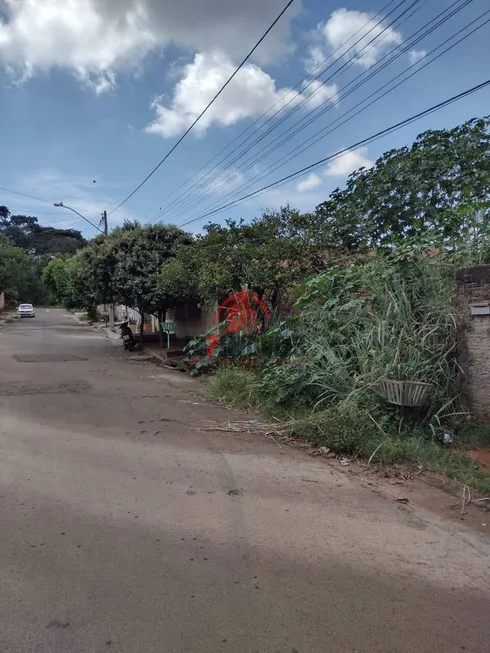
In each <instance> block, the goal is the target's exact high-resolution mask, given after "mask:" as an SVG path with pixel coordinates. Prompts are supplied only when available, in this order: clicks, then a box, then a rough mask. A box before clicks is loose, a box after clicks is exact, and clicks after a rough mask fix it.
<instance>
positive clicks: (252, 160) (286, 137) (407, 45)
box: [174, 0, 473, 218]
mask: <svg viewBox="0 0 490 653" xmlns="http://www.w3.org/2000/svg"><path fill="white" fill-rule="evenodd" d="M459 1H460V0H456V2H454V3H453V5H452V6H451V7H449V8H448V9H446V10H444V11H443V12H441V13H440V14H438V15H437V16H436V17H435V18H433V19H432V20H431V21H429V23H427V24H425V25H424V26H423V27H422V28H420V29H419V30H417V31H416V32H415V33H414V34H412V36H411V37H409V39H408V40H407V41H405V42H404V43H403V44H402V45H403V47H402V49H401V50H400V48H401V46H397V47H395V48H394V49H393V50H391V51H390V52H388V53H387V54H385V55H384V56H383V57H382V58H381V59H380V60H379V61H377V62H376V63H374V64H373V65H372V66H370V67H369V68H368V69H367V70H365V71H364V72H363V73H361V74H360V75H358V76H357V77H356V78H354V79H353V80H352V81H351V82H349V83H348V84H347V85H346V86H344V87H343V88H342V89H341V91H340V93H342V91H344V90H346V89H348V90H347V91H346V92H345V93H343V94H342V95H341V96H340V99H339V101H341V100H344V99H345V98H346V97H348V96H349V95H351V94H352V93H353V92H354V91H356V90H357V89H358V88H359V87H360V86H362V85H364V84H365V83H366V82H367V81H369V80H370V79H371V78H372V77H374V76H375V75H377V74H378V73H379V72H381V71H382V70H383V69H384V68H386V67H387V66H388V65H390V64H391V63H392V62H393V61H395V60H396V59H397V58H399V57H400V56H402V55H403V54H404V53H405V52H407V51H408V50H410V49H411V48H412V47H413V46H414V45H416V44H417V43H419V42H420V41H421V40H422V39H423V38H425V37H426V36H428V35H429V34H431V33H432V32H433V31H435V29H437V28H438V27H440V25H442V24H443V23H444V22H446V21H447V20H449V19H450V18H451V17H452V16H454V15H455V13H458V12H459V11H461V9H463V8H464V7H465V6H467V4H469V2H472V1H473V0H465V2H464V4H463V5H462V6H460V7H457V8H456V9H454V10H453V11H452V12H451V13H449V14H448V15H447V16H444V17H443V18H442V19H441V20H439V22H437V23H436V24H434V25H432V26H431V27H428V26H429V25H430V24H431V23H434V22H435V21H437V20H438V19H439V18H440V17H441V16H442V15H443V14H444V13H446V12H447V11H448V10H451V9H452V7H453V6H454V5H455V4H457V2H459ZM466 27H468V26H466ZM464 29H465V28H464ZM424 30H425V32H424ZM460 31H461V30H460ZM420 32H422V34H421V35H420V36H418V37H417V38H416V39H415V40H413V37H415V36H417V34H419V33H420ZM458 33H459V32H458ZM451 38H454V36H453V37H451ZM448 40H450V39H448ZM446 42H447V41H446ZM446 42H444V43H446ZM444 43H443V44H441V45H440V46H438V48H436V50H437V49H439V48H440V47H442V45H444ZM397 50H400V51H399V52H398V53H397V54H395V56H393V57H391V58H390V59H388V61H385V63H383V64H382V66H380V64H381V63H382V62H383V60H384V59H386V58H387V57H390V56H391V55H392V54H393V53H394V52H396V51H397ZM433 52H434V50H432V51H431V52H429V53H426V54H425V56H424V57H423V58H427V57H428V56H429V55H430V54H432V53H433ZM420 61H422V59H420ZM420 61H418V62H416V63H414V64H412V66H410V67H409V68H408V69H407V70H410V69H412V68H414V67H415V66H418V64H419V63H420ZM427 65H428V64H427ZM421 69H422V68H419V70H421ZM407 70H405V71H403V72H402V73H400V74H399V75H397V76H396V77H394V78H393V79H391V80H390V81H388V82H387V83H386V84H384V85H383V86H381V87H380V88H379V89H378V90H377V91H375V92H374V93H372V94H371V95H369V96H368V97H367V98H365V99H364V100H361V101H360V103H358V104H357V105H355V106H354V107H352V108H351V109H349V110H348V111H347V114H348V113H351V112H352V111H354V110H355V109H356V108H357V106H359V104H362V103H364V102H366V101H367V99H369V98H370V97H372V96H373V95H376V93H378V92H379V91H381V90H382V89H383V88H384V87H386V86H388V85H389V84H391V83H392V82H393V81H395V80H396V79H398V78H399V77H400V76H403V75H404V74H405V73H406V72H407ZM370 71H371V72H370ZM416 72H418V71H415V72H414V73H413V74H416ZM366 75H367V76H366ZM363 77H364V79H363ZM407 79H408V77H407ZM357 80H361V81H359V82H358V83H357V84H356V82H357ZM404 81H406V80H404ZM349 87H351V88H349ZM391 90H393V89H391ZM378 99H380V98H378ZM375 101H377V100H375ZM325 104H327V102H323V103H322V104H321V105H319V106H318V107H317V108H315V109H314V110H313V111H311V112H309V114H307V115H306V116H304V117H303V118H302V119H300V120H299V121H298V122H297V123H296V126H295V125H292V126H291V127H289V128H288V129H287V130H286V131H285V132H283V133H282V134H281V136H280V137H278V138H277V139H276V144H275V145H274V144H273V143H270V144H269V146H268V148H267V149H266V150H265V152H263V151H262V152H260V153H256V154H255V155H253V156H252V157H249V158H248V159H247V160H246V161H245V162H244V164H242V166H241V167H240V168H238V170H237V171H236V172H235V173H234V174H232V176H231V178H229V179H228V182H227V183H226V182H223V183H222V184H221V185H219V186H218V188H215V189H214V190H213V191H212V192H208V193H207V194H205V195H204V197H202V196H201V197H200V198H199V202H194V203H192V201H191V205H190V206H189V205H188V206H187V207H185V208H182V209H181V211H180V212H179V214H178V215H180V214H182V213H185V212H187V211H189V210H192V209H193V208H195V206H196V205H197V204H198V203H202V201H203V200H205V199H206V198H207V197H210V196H211V195H213V194H217V193H218V192H219V191H220V190H221V189H222V188H224V187H225V186H226V185H228V183H231V182H233V181H234V179H236V178H237V177H238V176H239V175H240V176H241V175H242V174H244V173H246V172H247V171H248V170H250V169H251V168H252V167H253V166H254V165H256V164H257V163H259V162H260V161H262V160H263V159H265V158H266V157H267V156H269V155H270V154H272V152H274V151H275V150H277V149H278V148H279V147H281V146H282V145H284V144H285V143H288V142H289V141H290V140H291V138H292V137H294V136H296V135H297V134H298V133H299V132H301V131H302V130H303V129H305V128H306V127H308V126H309V125H310V124H312V123H313V122H314V121H316V120H317V119H318V118H319V117H321V116H322V115H324V114H325V113H326V112H327V111H329V110H331V108H332V106H331V105H330V106H327V107H326V108H324V109H322V106H324V105H325ZM368 106H370V105H368ZM366 108H367V107H364V109H366ZM364 109H363V110H364ZM357 113H359V112H357ZM357 113H356V114H354V115H357ZM315 114H316V115H315ZM311 116H313V117H311ZM344 116H345V114H343V116H341V117H339V118H337V119H336V120H334V121H333V122H332V123H330V124H329V125H327V127H328V126H330V125H332V124H335V123H336V122H339V121H340V120H341V119H342V117H344ZM352 117H354V116H351V118H352ZM349 119H350V118H349ZM345 122H347V120H344V121H343V122H341V124H340V125H338V126H337V127H336V128H335V129H338V128H339V127H340V126H342V125H343V124H345ZM302 123H303V125H302V126H301V127H298V125H301V124H302ZM327 127H325V128H324V129H323V130H321V131H320V132H318V133H322V131H325V130H326V128H327ZM293 130H294V131H293ZM332 131H335V130H331V131H330V132H328V133H331V132H332ZM316 136H317V134H315V135H314V136H312V137H311V138H309V139H308V141H306V143H308V142H310V141H314V140H315V138H316ZM325 136H326V135H325ZM280 139H282V140H280ZM303 145H305V143H304V142H303V143H302V144H301V145H300V146H298V147H296V148H295V149H293V150H292V151H290V152H289V153H288V154H286V155H284V156H283V157H282V158H281V159H279V162H280V161H282V160H284V159H285V158H287V157H288V156H289V154H291V153H293V152H295V151H296V150H298V149H299V148H300V147H302V146H303ZM304 149H306V148H304ZM302 151H303V150H302ZM231 163H233V162H231ZM247 163H248V165H247ZM244 165H245V166H246V167H243V166H244ZM275 165H276V164H271V165H270V166H269V167H268V168H266V171H268V170H270V169H271V168H274V166H275ZM266 171H261V173H260V174H257V175H256V176H255V177H253V178H252V179H251V180H248V181H247V182H245V183H243V184H242V185H241V186H240V188H239V189H235V190H234V191H230V193H228V195H226V196H225V198H226V197H229V196H231V195H233V194H234V193H236V192H240V190H241V189H242V188H244V187H246V186H249V185H250V184H251V183H253V181H255V179H257V178H259V177H262V176H263V175H264V172H266ZM218 201H219V202H222V201H223V198H221V199H220V200H218ZM175 217H178V216H175V215H174V218H175Z"/></svg>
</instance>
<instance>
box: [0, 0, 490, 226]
mask: <svg viewBox="0 0 490 653" xmlns="http://www.w3.org/2000/svg"><path fill="white" fill-rule="evenodd" d="M285 5H286V0H267V2H264V0H248V1H247V2H243V0H179V2H175V1H174V0H0V144H1V156H0V187H3V188H8V189H11V190H15V191H18V192H19V193H24V194H26V195H30V196H33V197H35V198H39V199H30V198H27V197H23V196H21V195H15V194H13V193H9V192H6V191H3V190H0V204H5V205H7V206H8V207H9V208H10V209H11V211H13V212H14V213H26V214H29V215H35V216H37V217H38V218H39V220H40V222H41V223H42V224H50V225H53V226H56V227H62V228H75V229H80V230H82V232H83V233H84V235H85V236H86V237H91V236H93V235H94V234H95V233H96V231H95V229H94V228H93V227H92V226H90V225H89V224H87V223H86V222H85V221H83V220H82V219H81V218H79V217H78V216H77V215H76V214H74V213H72V212H70V211H68V210H64V209H62V208H55V207H54V206H53V203H54V202H63V203H64V204H65V205H67V206H71V207H72V208H74V209H75V210H76V211H78V212H79V213H81V214H82V215H83V216H85V217H87V218H88V219H90V220H91V221H93V222H95V223H96V224H97V223H98V221H99V219H100V216H101V213H102V211H104V210H107V211H108V213H109V227H110V228H111V227H114V226H116V225H117V224H121V223H122V222H123V221H124V220H125V219H137V220H140V221H141V222H143V223H146V222H148V221H154V222H165V223H172V224H177V225H183V228H185V229H188V230H190V231H192V232H195V233H197V232H199V231H200V230H201V229H202V227H203V226H204V225H205V224H206V223H207V222H209V221H210V220H212V221H213V222H222V221H224V220H225V219H226V218H235V219H237V218H243V219H245V220H251V219H253V218H254V217H256V216H258V215H260V214H261V213H262V212H263V211H264V210H267V209H277V208H279V207H280V206H281V205H285V204H288V203H289V204H290V205H291V206H292V207H294V208H297V209H299V210H301V211H309V210H313V209H314V207H315V206H316V205H318V204H319V203H320V202H322V201H324V200H326V199H327V198H328V195H329V193H330V192H332V190H334V189H335V188H337V187H342V186H343V185H344V184H345V182H346V179H347V177H348V175H349V174H350V173H351V172H353V171H354V170H356V169H357V168H359V167H361V166H364V167H367V168H368V167H370V166H371V165H373V163H374V162H375V161H376V159H377V158H378V157H379V156H380V155H381V154H382V153H383V152H384V151H386V150H390V149H392V148H396V147H402V146H405V145H410V143H411V142H412V141H413V140H414V139H415V138H416V136H417V135H418V134H419V133H420V132H422V131H425V130H426V129H441V128H449V127H453V126H455V125H457V124H459V123H461V122H464V121H465V120H469V119H471V118H473V117H479V116H483V115H486V114H488V113H490V110H489V107H490V90H489V89H488V88H486V89H484V90H482V91H479V92H478V93H475V94H473V95H471V96H469V97H467V98H465V99H463V100H461V101H459V102H457V103H454V104H452V105H450V106H449V107H446V108H444V109H443V110H441V111H439V112H436V113H434V114H432V115H430V116H427V117H426V118H423V119H422V120H420V121H418V122H415V123H414V124H412V125H410V126H407V127H405V128H403V129H400V130H399V131H397V132H395V133H393V134H391V135H389V136H387V137H385V138H382V139H379V140H377V141H375V142H374V143H371V144H369V145H368V146H366V147H364V148H359V149H356V150H350V151H348V152H347V153H346V154H344V155H343V156H340V157H337V158H333V159H331V160H330V161H329V162H328V163H327V164H325V165H324V166H321V167H320V168H319V169H318V170H316V171H314V172H310V173H308V174H305V175H304V176H302V177H301V178H298V179H295V180H294V181H291V182H289V183H287V184H284V185H282V186H280V187H279V188H276V189H272V190H269V191H267V192H264V193H262V194H260V195H258V196H256V197H253V198H251V199H249V200H247V201H243V202H241V203H238V204H236V205H233V206H231V207H228V208H226V209H224V210H219V211H217V212H216V213H211V215H207V216H206V215H204V214H207V213H210V212H212V211H213V210H214V209H221V207H224V206H225V205H226V204H228V203H230V202H232V201H233V200H235V199H238V198H241V197H243V196H244V195H247V194H248V193H250V192H252V191H254V190H257V189H260V188H263V187H264V186H266V185H268V184H270V183H272V182H274V181H276V180H279V179H281V178H282V177H284V176H286V175H288V174H291V173H293V172H295V171H296V170H299V169H301V168H303V167H306V166H308V165H310V164H311V163H313V162H315V161H318V160H320V159H322V158H325V157H328V156H331V155H334V154H335V153H337V152H339V151H340V150H344V149H345V148H349V146H351V145H353V144H355V143H356V142H357V141H359V140H361V139H363V138H366V137H368V136H370V135H372V134H375V133H376V132H378V131H380V130H382V129H384V128H386V127H388V126H390V125H392V124H395V123H397V122H399V121H401V120H403V119H405V118H408V117H410V116H411V115H413V114H415V113H417V112H419V111H422V110H424V109H426V108H428V107H430V106H432V105H434V104H436V103H438V102H441V101H443V100H445V99H447V98H449V97H451V96H453V95H455V94H457V93H460V92H462V91H465V90H466V89H468V88H470V87H471V86H474V85H476V84H479V83H481V82H483V81H486V79H487V78H488V77H489V76H490V75H489V73H488V64H487V63H486V62H488V60H489V58H490V38H489V36H490V22H489V23H488V24H483V23H484V22H485V21H486V20H489V19H490V9H489V7H488V0H393V1H392V2H388V1H387V0H386V1H384V0H346V1H339V2H337V1H333V0H295V2H294V3H293V4H292V6H291V7H290V8H289V9H288V10H287V12H286V13H285V14H284V16H283V17H282V18H281V19H280V21H279V22H278V23H277V25H276V26H275V27H274V28H273V29H272V31H271V32H270V33H269V35H268V36H267V37H266V39H265V40H264V42H263V43H262V44H261V45H260V46H259V48H258V49H257V50H256V52H255V53H254V54H253V56H252V57H251V59H250V60H248V62H247V63H246V64H245V65H244V67H243V68H242V69H241V70H240V71H239V73H238V74H237V75H236V77H235V78H234V79H233V80H232V82H231V83H230V84H229V86H228V87H227V88H226V89H225V91H224V92H223V94H222V95H221V96H220V97H219V98H218V99H217V100H216V102H215V103H214V104H213V105H212V107H211V108H210V109H209V110H208V112H207V113H206V114H205V115H204V116H203V118H202V119H201V120H200V121H199V122H198V123H197V125H196V127H195V128H194V129H193V130H192V131H191V132H190V134H188V135H187V136H186V138H185V139H184V141H183V142H182V143H181V144H180V145H179V146H178V147H177V149H176V150H175V152H173V153H172V154H171V155H170V157H169V158H168V159H167V161H165V162H164V163H163V164H162V165H161V167H160V168H159V169H158V171H157V172H156V173H155V174H154V175H153V176H152V177H151V179H150V180H149V181H148V182H147V183H146V184H145V185H144V186H143V187H142V188H141V189H140V190H139V191H138V192H137V193H136V194H135V195H134V196H133V197H132V198H131V199H130V200H129V201H127V202H126V203H125V204H124V205H123V206H122V207H121V208H120V209H118V210H117V211H115V212H113V213H112V211H113V209H114V208H115V207H116V206H117V205H118V204H120V203H121V202H122V201H123V200H124V199H125V198H126V197H127V196H128V195H129V194H130V193H131V192H132V191H133V190H134V189H135V188H136V187H137V186H138V185H139V184H140V183H141V182H142V181H143V179H144V178H145V177H146V176H147V175H148V173H150V172H151V170H152V169H153V168H154V167H155V166H156V165H157V164H158V163H159V161H161V159H162V158H163V157H164V156H165V155H166V154H167V153H168V151H169V150H170V148H171V147H172V146H173V145H174V144H175V143H176V142H177V140H178V139H179V138H180V137H181V136H182V134H183V133H184V132H185V130H186V129H187V128H188V127H189V126H190V125H191V124H192V122H193V121H194V120H195V118H196V117H197V116H198V115H199V113H200V112H201V111H202V110H203V109H204V108H205V106H206V105H207V103H208V102H209V101H210V100H211V99H212V97H213V96H214V95H215V94H216V93H217V91H218V90H219V89H220V87H221V86H222V85H223V84H224V83H225V81H226V80H227V78H228V77H229V76H230V75H231V74H232V72H233V71H234V70H235V69H236V67H237V66H238V64H239V63H240V62H241V61H242V60H243V58H244V57H245V56H246V55H247V54H248V52H249V51H250V50H251V48H252V47H253V46H254V45H255V44H256V42H257V41H258V40H259V38H260V37H261V36H262V35H263V33H264V32H265V31H266V29H267V28H268V27H269V25H270V24H271V23H272V22H273V21H274V20H275V18H276V17H277V16H278V14H279V13H280V11H281V10H282V9H283V8H284V6H285ZM450 6H452V9H451V11H455V10H459V11H457V13H455V14H454V15H453V16H452V17H451V18H449V19H448V20H446V21H445V22H443V23H442V24H441V25H439V26H437V27H436V28H435V29H432V31H431V32H430V33H427V34H426V32H428V31H429V30H430V29H431V28H432V27H434V25H435V24H436V23H437V22H440V21H441V18H444V17H446V16H447V15H448V13H449V11H450V10H449V9H448V8H449V7H450ZM441 12H446V13H444V14H443V15H442V16H441V17H440V18H439V19H437V20H436V17H437V16H438V15H439V14H441ZM480 17H481V18H480ZM479 25H482V27H481V28H480V29H478V30H477V31H475V32H474V33H472V34H470V32H471V31H472V30H474V29H475V28H476V27H478V26H479ZM466 26H468V27H466ZM465 28H466V29H465ZM460 30H463V31H461V32H460V34H459V35H457V36H455V35H456V33H457V32H458V31H460ZM467 34H469V37H468V38H466V39H465V40H463V41H462V42H461V43H459V44H457V45H455V47H453V48H452V49H451V50H449V51H448V52H446V53H444V52H443V51H444V50H445V49H446V48H447V47H449V46H451V45H452V44H453V43H455V42H456V41H457V40H458V39H460V38H461V37H462V36H464V35H467ZM417 39H419V41H418V42H415V41H416V40H417ZM448 39H449V40H448ZM446 41H447V42H446ZM444 42H446V43H445V45H444ZM438 46H441V47H439V49H437V50H436V51H435V52H434V53H433V54H431V51H432V50H434V49H435V48H438ZM440 53H442V54H441V56H440V57H439V58H438V59H436V60H434V61H433V62H432V59H434V58H435V57H436V56H437V55H438V54H440ZM428 62H429V63H428ZM427 63H428V65H426V64H427ZM316 77H318V78H317V79H316ZM395 78H396V79H395ZM404 80H406V81H404ZM398 82H402V83H400V84H399V85H398V87H396V88H393V90H390V92H388V93H387V94H386V95H385V96H384V97H379V96H380V95H381V94H382V93H384V92H385V91H387V90H388V89H391V88H392V87H393V86H394V85H395V84H398ZM370 96H371V97H370ZM376 98H379V99H378V100H377V101H375V102H373V103H372V105H371V106H367V105H368V104H369V103H370V102H372V101H373V100H374V99H376ZM357 112H358V113H357ZM356 114H357V115H356ZM322 136H323V138H322ZM203 175H206V176H204V177H203ZM39 200H45V201H39Z"/></svg>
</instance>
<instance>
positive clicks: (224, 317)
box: [206, 290, 269, 357]
mask: <svg viewBox="0 0 490 653" xmlns="http://www.w3.org/2000/svg"><path fill="white" fill-rule="evenodd" d="M223 322H224V324H225V328H224V333H261V332H262V330H263V329H265V328H267V326H268V325H269V311H268V309H267V306H266V305H265V304H264V302H262V301H261V300H260V299H259V298H258V297H257V295H256V294H255V293H253V292H252V291H250V290H240V291H239V292H237V293H234V294H233V295H230V296H229V297H227V298H226V299H225V301H224V302H223V303H222V304H221V305H220V307H219V308H218V311H217V314H216V324H217V326H218V328H219V327H220V325H221V324H222V323H223ZM219 341H220V336H219V335H215V336H206V342H207V345H208V356H209V357H211V356H212V355H213V352H214V350H215V348H216V345H217V344H218V342H219Z"/></svg>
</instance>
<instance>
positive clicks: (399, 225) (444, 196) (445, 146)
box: [316, 117, 490, 248]
mask: <svg viewBox="0 0 490 653" xmlns="http://www.w3.org/2000/svg"><path fill="white" fill-rule="evenodd" d="M489 194H490V118H489V117H485V118H480V119H474V120H470V121H468V122H465V123H463V124H462V125H459V126H458V127H455V128H454V129H441V130H429V131H426V132H424V133H423V134H420V135H419V136H418V137H417V139H416V140H415V142H414V143H413V145H412V146H411V147H403V148H400V149H394V150H390V151H388V152H385V154H383V155H382V156H381V157H380V158H379V159H378V161H376V163H375V165H374V166H373V167H372V168H371V169H370V170H365V169H363V168H361V169H360V170H357V171H355V172H353V173H352V174H351V175H350V177H349V179H348V181H347V184H346V187H345V188H344V189H343V190H341V189H338V188H337V189H336V190H335V191H333V193H331V195H330V197H329V199H328V200H327V201H326V202H323V203H322V204H320V205H319V206H318V207H317V209H316V213H317V215H318V217H319V218H320V219H321V221H322V222H323V230H324V231H325V233H326V236H327V239H328V241H329V242H330V244H332V245H340V246H343V247H348V248H358V247H363V246H365V247H372V246H375V245H383V244H390V243H394V242H397V241H398V240H400V239H401V238H405V237H407V236H408V237H410V236H416V235H417V234H419V233H421V232H430V233H432V234H433V236H434V238H435V239H439V240H441V239H449V238H452V237H456V236H457V235H459V234H460V233H461V231H462V229H464V227H465V220H464V218H463V215H464V207H465V206H472V205H474V204H475V203H478V204H486V209H485V213H488V210H489V209H488V198H489Z"/></svg>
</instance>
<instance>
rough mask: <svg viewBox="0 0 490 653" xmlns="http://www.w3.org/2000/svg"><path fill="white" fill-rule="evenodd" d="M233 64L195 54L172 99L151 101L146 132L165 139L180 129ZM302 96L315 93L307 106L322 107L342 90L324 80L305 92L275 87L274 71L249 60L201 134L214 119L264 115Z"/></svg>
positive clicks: (201, 107)
mask: <svg viewBox="0 0 490 653" xmlns="http://www.w3.org/2000/svg"><path fill="white" fill-rule="evenodd" d="M235 68H236V64H235V63H234V62H233V61H232V60H231V59H230V58H229V57H228V56H227V55H225V54H223V53H221V52H210V53H199V54H196V56H195V57H194V60H193V61H192V62H191V63H189V64H187V65H186V66H185V67H184V70H183V76H182V78H181V80H180V81H179V82H178V83H177V84H176V86H175V88H174V91H173V97H172V99H171V101H170V102H169V103H165V98H164V97H161V96H160V97H157V98H156V99H155V100H154V102H153V103H152V105H151V107H152V109H153V110H154V112H155V114H156V115H155V119H154V121H153V122H152V123H151V124H150V125H149V126H148V127H147V128H146V131H148V132H150V133H154V134H160V135H161V136H163V137H165V138H169V137H172V136H176V135H178V134H181V133H182V132H183V131H185V129H187V128H188V127H189V126H190V125H191V124H192V123H193V122H194V120H195V119H196V118H197V117H198V116H199V114H200V113H201V112H202V111H203V110H204V108H205V107H206V106H207V105H208V104H209V102H210V101H211V100H212V98H213V97H214V96H215V95H216V93H217V92H218V91H219V89H220V88H221V86H223V84H224V83H225V82H226V80H227V79H228V78H229V77H230V76H231V74H232V73H233V71H234V70H235ZM313 93H315V95H313ZM304 97H306V98H309V97H311V100H310V101H309V102H308V103H307V104H308V105H309V106H311V105H313V106H318V105H319V104H320V103H321V102H322V101H325V100H328V99H331V100H332V102H335V101H337V99H338V89H337V87H336V86H335V85H331V86H323V85H322V84H321V83H320V82H317V83H315V85H312V86H310V88H308V89H307V91H306V92H305V94H304V95H302V94H300V93H298V92H297V91H293V90H291V89H287V88H286V89H277V88H276V84H275V81H274V80H273V78H272V77H271V76H270V75H268V74H267V73H266V72H264V71H263V70H262V69H261V68H259V67H258V66H256V65H255V64H246V65H245V66H244V67H243V68H242V69H241V70H240V71H239V72H238V74H237V75H236V77H235V78H234V79H233V81H232V82H231V83H230V85H229V86H228V87H227V88H226V89H225V90H224V91H223V93H222V94H221V95H220V97H219V98H218V99H217V100H216V102H215V103H214V104H213V105H212V106H211V107H210V108H209V109H208V111H207V112H206V114H205V115H204V116H203V117H202V118H201V120H200V121H199V123H198V124H197V125H196V128H195V131H196V133H197V134H199V133H200V134H203V133H204V132H205V131H206V129H207V128H208V127H210V126H211V125H213V124H214V125H222V126H226V125H232V124H234V123H236V122H238V121H239V120H243V119H244V118H250V117H256V116H260V115H261V114H262V113H264V112H265V111H267V110H268V109H269V108H271V107H272V106H274V105H276V104H277V106H276V109H279V108H280V106H281V104H283V105H284V104H286V103H287V102H290V104H289V106H294V104H295V103H296V104H297V103H298V102H300V101H301V100H302V99H303V98H304Z"/></svg>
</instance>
